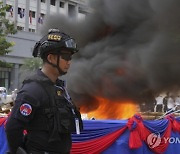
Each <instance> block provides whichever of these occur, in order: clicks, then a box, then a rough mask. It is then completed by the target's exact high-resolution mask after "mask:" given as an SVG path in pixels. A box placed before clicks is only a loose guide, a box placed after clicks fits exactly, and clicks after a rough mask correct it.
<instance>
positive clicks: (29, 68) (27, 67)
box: [19, 58, 42, 83]
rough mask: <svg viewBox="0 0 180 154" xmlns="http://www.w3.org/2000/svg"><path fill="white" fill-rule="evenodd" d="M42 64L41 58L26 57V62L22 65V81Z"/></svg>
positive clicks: (20, 79)
mask: <svg viewBox="0 0 180 154" xmlns="http://www.w3.org/2000/svg"><path fill="white" fill-rule="evenodd" d="M41 66H42V59H41V58H29V59H26V60H25V62H24V64H23V65H22V66H21V67H20V74H19V76H20V78H19V81H20V83H22V81H23V80H24V79H25V78H26V77H27V76H30V75H32V74H33V73H34V72H35V70H37V69H38V68H40V67H41Z"/></svg>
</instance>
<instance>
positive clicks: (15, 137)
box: [6, 29, 83, 154]
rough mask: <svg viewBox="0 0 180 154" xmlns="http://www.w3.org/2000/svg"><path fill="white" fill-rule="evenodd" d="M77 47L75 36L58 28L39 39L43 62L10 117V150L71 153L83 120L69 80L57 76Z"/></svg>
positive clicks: (25, 84) (35, 52)
mask: <svg viewBox="0 0 180 154" xmlns="http://www.w3.org/2000/svg"><path fill="white" fill-rule="evenodd" d="M77 51H78V49H77V46H76V43H75V41H74V39H73V38H72V37H70V36H69V35H67V34H65V33H63V32H61V31H60V30H58V29H50V30H49V33H48V34H47V35H45V36H44V37H43V38H42V39H41V40H40V41H38V42H37V43H36V45H35V47H34V50H33V56H34V57H40V58H41V59H42V60H43V66H42V69H39V70H38V71H37V73H35V75H33V76H30V77H28V78H27V79H25V80H24V82H23V86H22V88H21V89H20V90H19V92H18V93H17V97H16V100H15V104H14V107H13V109H12V112H11V115H10V116H9V118H8V120H7V124H6V134H7V140H8V144H9V148H10V153H11V154H15V153H16V152H17V151H19V150H22V149H24V150H25V151H26V152H27V153H28V154H69V153H70V149H71V144H72V141H71V133H72V132H76V133H77V134H80V131H81V130H82V127H83V124H82V120H81V115H80V112H79V110H78V109H77V107H76V106H75V104H74V103H73V101H72V99H71V97H70V96H69V94H68V92H67V89H66V83H65V82H64V81H63V80H60V79H58V77H59V76H62V75H65V74H66V73H67V71H68V69H69V67H70V64H71V59H72V56H73V55H74V54H75V53H76V52H77ZM24 130H26V132H27V133H26V135H24V134H23V132H24Z"/></svg>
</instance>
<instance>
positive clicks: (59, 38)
mask: <svg viewBox="0 0 180 154" xmlns="http://www.w3.org/2000/svg"><path fill="white" fill-rule="evenodd" d="M61 49H68V50H70V51H71V52H72V53H73V54H74V53H75V52H78V49H77V45H76V43H75V41H74V39H73V38H72V37H70V36H69V35H67V34H65V33H63V32H60V30H59V29H50V30H49V32H48V34H47V35H45V36H44V37H43V38H42V39H41V40H40V41H38V42H37V43H36V44H35V46H34V50H33V54H32V55H33V56H34V57H41V58H46V56H47V55H48V54H50V53H55V54H60V53H61Z"/></svg>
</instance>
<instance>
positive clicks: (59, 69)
mask: <svg viewBox="0 0 180 154" xmlns="http://www.w3.org/2000/svg"><path fill="white" fill-rule="evenodd" d="M59 57H60V56H58V57H57V63H56V65H55V64H53V63H51V62H49V61H48V60H47V63H49V64H50V65H51V66H53V67H55V68H57V70H58V72H59V74H60V75H65V74H66V73H67V72H64V71H63V70H62V69H61V68H60V67H59Z"/></svg>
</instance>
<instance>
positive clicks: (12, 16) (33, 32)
mask: <svg viewBox="0 0 180 154" xmlns="http://www.w3.org/2000/svg"><path fill="white" fill-rule="evenodd" d="M0 1H2V2H3V4H4V5H9V6H10V7H9V8H10V9H9V10H7V14H6V18H7V19H9V20H10V21H12V22H14V23H15V26H16V27H17V30H18V33H17V34H15V35H9V36H8V37H7V39H8V40H9V41H13V42H15V45H14V46H13V47H12V52H11V53H9V54H8V55H5V56H0V60H2V61H6V62H8V63H11V64H12V65H13V67H11V68H4V67H1V66H0V87H6V88H7V89H9V90H13V89H15V88H19V68H20V66H21V65H22V64H23V63H24V60H25V59H27V58H30V57H32V50H33V47H34V45H35V43H36V42H37V41H38V40H39V39H40V35H39V29H40V27H41V26H42V25H43V20H44V18H45V16H46V15H49V14H53V13H59V14H63V15H66V16H68V17H72V16H73V17H75V18H77V20H83V19H84V18H85V16H86V13H87V12H86V11H85V10H86V8H87V0H0Z"/></svg>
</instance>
